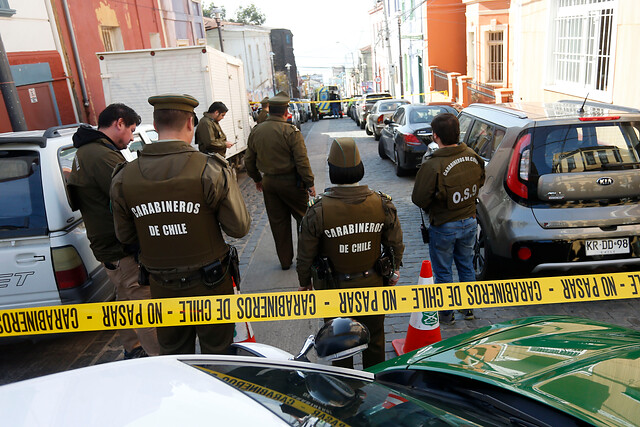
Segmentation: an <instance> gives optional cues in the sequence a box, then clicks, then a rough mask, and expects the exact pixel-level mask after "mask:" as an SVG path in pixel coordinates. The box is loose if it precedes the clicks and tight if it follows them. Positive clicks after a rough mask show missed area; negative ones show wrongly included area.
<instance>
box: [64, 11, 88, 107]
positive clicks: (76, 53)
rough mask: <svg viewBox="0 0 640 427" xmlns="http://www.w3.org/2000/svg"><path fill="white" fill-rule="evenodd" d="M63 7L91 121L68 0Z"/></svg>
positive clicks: (83, 99)
mask: <svg viewBox="0 0 640 427" xmlns="http://www.w3.org/2000/svg"><path fill="white" fill-rule="evenodd" d="M62 6H63V7H64V19H65V21H66V23H67V28H68V29H69V38H70V39H71V50H72V51H73V59H74V61H75V62H76V71H77V72H78V82H79V83H80V90H81V91H82V105H84V109H85V116H86V117H87V120H89V111H88V109H89V105H90V104H89V97H88V96H87V86H86V85H85V83H84V76H83V74H82V67H81V66H80V55H78V45H77V44H76V35H75V33H74V31H73V25H72V24H71V15H70V14H69V6H68V5H67V0H62Z"/></svg>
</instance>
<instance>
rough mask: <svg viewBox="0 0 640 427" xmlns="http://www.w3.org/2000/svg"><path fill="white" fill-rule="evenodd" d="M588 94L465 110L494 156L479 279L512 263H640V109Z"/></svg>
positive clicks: (479, 147) (468, 137)
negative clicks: (585, 98)
mask: <svg viewBox="0 0 640 427" xmlns="http://www.w3.org/2000/svg"><path fill="white" fill-rule="evenodd" d="M581 104H583V103H582V102H577V101H560V102H557V103H549V104H541V103H537V104H533V103H518V104H502V105H490V104H474V105H471V106H469V107H467V108H465V109H464V110H463V111H462V112H461V113H460V115H459V120H460V140H461V142H465V143H466V144H467V145H468V146H470V147H471V148H472V149H474V150H475V151H476V152H477V153H478V154H479V155H480V156H482V157H483V158H484V159H485V161H486V181H485V185H484V187H482V189H481V191H480V194H479V195H478V225H479V227H478V236H477V241H476V253H475V260H474V261H475V267H476V275H477V277H478V279H479V280H482V279H487V278H490V277H492V276H494V275H496V274H497V273H503V272H504V271H503V270H504V269H503V268H502V267H501V266H507V265H511V266H514V267H515V268H516V271H517V273H516V275H523V274H529V273H538V272H547V271H552V270H553V271H568V270H582V269H595V268H599V267H603V266H610V267H613V268H621V267H626V266H631V265H640V144H639V139H640V111H639V110H635V109H630V108H624V107H616V106H612V105H607V104H599V103H586V105H581ZM505 260H506V261H508V262H506V263H505V262H502V261H505Z"/></svg>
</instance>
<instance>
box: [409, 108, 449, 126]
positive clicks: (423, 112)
mask: <svg viewBox="0 0 640 427" xmlns="http://www.w3.org/2000/svg"><path fill="white" fill-rule="evenodd" d="M448 112H449V110H447V109H446V108H442V107H422V108H414V109H412V110H411V113H409V123H425V124H428V123H431V120H433V118H434V117H435V116H437V115H438V114H440V113H448Z"/></svg>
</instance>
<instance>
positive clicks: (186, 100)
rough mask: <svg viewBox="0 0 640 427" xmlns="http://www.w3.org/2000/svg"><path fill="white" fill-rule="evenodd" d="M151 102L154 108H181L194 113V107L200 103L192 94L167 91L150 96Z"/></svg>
mask: <svg viewBox="0 0 640 427" xmlns="http://www.w3.org/2000/svg"><path fill="white" fill-rule="evenodd" d="M149 104H151V105H153V109H154V110H181V111H188V112H190V113H193V110H194V108H196V107H197V106H198V104H200V103H199V102H198V100H197V99H195V98H194V97H193V96H191V95H186V94H185V95H179V94H175V93H166V94H163V95H155V96H151V97H149Z"/></svg>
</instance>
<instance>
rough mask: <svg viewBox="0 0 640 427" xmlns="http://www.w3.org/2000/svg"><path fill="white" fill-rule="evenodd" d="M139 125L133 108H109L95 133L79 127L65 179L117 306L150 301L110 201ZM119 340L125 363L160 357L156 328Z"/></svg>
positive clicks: (132, 247) (123, 335) (132, 332)
mask: <svg viewBox="0 0 640 427" xmlns="http://www.w3.org/2000/svg"><path fill="white" fill-rule="evenodd" d="M139 124H140V116H139V115H138V114H137V113H136V112H135V111H134V110H133V109H132V108H130V107H128V106H126V105H124V104H111V105H109V106H107V108H105V109H104V110H103V111H102V112H101V113H100V115H99V116H98V129H94V128H92V127H91V126H84V125H83V126H80V127H79V128H78V130H77V132H76V133H75V134H74V135H73V146H74V147H75V148H77V149H78V151H77V152H76V157H75V159H74V160H73V166H72V168H71V174H70V175H69V179H68V185H69V194H70V196H71V199H72V202H73V204H74V208H78V209H80V212H81V213H82V219H83V220H84V223H85V226H86V227H87V237H88V238H89V241H90V242H91V251H92V252H93V255H94V256H95V257H96V259H97V260H98V261H100V262H102V263H103V265H104V268H105V271H106V272H107V276H108V277H109V280H110V281H111V283H113V285H114V287H115V291H116V300H118V301H127V300H141V299H148V298H150V297H151V292H150V291H149V287H148V286H140V284H139V283H138V262H137V260H136V259H135V256H136V253H137V251H138V249H137V247H136V246H135V245H123V244H122V243H120V242H119V241H118V239H117V238H116V233H115V229H114V225H113V215H112V214H111V206H110V200H109V187H110V186H111V175H112V174H113V169H114V168H115V167H116V165H118V164H119V163H122V162H124V161H125V159H124V156H123V155H122V153H120V150H121V149H123V148H126V147H127V145H128V144H129V143H130V142H131V141H132V139H133V132H134V131H135V129H136V126H137V125H139ZM118 335H119V337H120V340H121V341H122V346H123V347H124V358H125V359H133V358H137V357H143V356H145V355H149V356H157V355H158V354H160V345H159V344H158V339H157V338H156V329H155V328H136V329H122V330H120V331H119V333H118Z"/></svg>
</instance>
